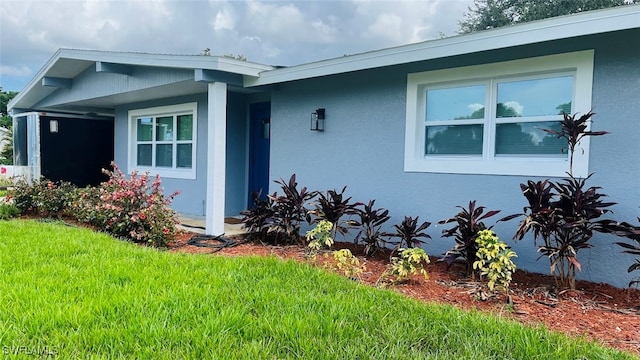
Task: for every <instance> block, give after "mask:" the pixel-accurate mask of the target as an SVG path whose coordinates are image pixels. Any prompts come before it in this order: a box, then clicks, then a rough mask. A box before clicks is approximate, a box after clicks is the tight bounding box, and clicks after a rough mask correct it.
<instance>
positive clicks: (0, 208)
mask: <svg viewBox="0 0 640 360" xmlns="http://www.w3.org/2000/svg"><path fill="white" fill-rule="evenodd" d="M18 216H20V210H18V208H17V207H16V206H15V205H13V204H12V203H9V202H0V220H9V219H12V218H14V217H18Z"/></svg>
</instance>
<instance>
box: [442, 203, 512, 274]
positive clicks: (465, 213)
mask: <svg viewBox="0 0 640 360" xmlns="http://www.w3.org/2000/svg"><path fill="white" fill-rule="evenodd" d="M458 208H460V209H461V211H460V212H459V213H457V214H456V215H455V216H454V217H451V218H449V219H444V220H441V221H439V222H438V224H449V223H455V226H454V227H452V228H451V229H444V230H442V236H443V237H453V238H454V240H455V241H456V245H455V246H454V247H453V248H452V249H451V250H449V251H447V252H446V253H445V254H444V257H443V258H442V261H446V262H447V267H450V266H451V265H452V264H453V262H454V261H455V260H456V259H458V258H462V260H463V261H464V263H465V264H466V267H467V273H468V274H473V273H474V271H473V263H474V262H476V261H477V260H478V257H477V252H478V243H476V237H477V236H478V234H479V233H480V231H482V230H491V228H492V227H493V226H490V227H487V226H486V225H485V224H484V222H483V221H482V220H485V219H487V218H490V217H492V216H494V215H496V214H498V213H499V212H500V210H491V211H488V212H486V213H485V209H486V208H485V207H484V206H478V207H476V201H475V200H473V201H469V206H468V208H466V209H465V208H463V207H462V206H458ZM517 216H519V215H509V216H506V217H504V218H502V219H499V220H498V221H496V223H497V222H500V221H508V220H511V219H513V218H515V217H517Z"/></svg>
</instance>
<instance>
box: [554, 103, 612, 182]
mask: <svg viewBox="0 0 640 360" xmlns="http://www.w3.org/2000/svg"><path fill="white" fill-rule="evenodd" d="M593 115H595V113H594V112H591V111H589V112H588V113H586V114H584V115H582V116H580V117H579V118H577V119H576V116H578V115H577V114H573V115H569V114H567V113H566V112H563V113H562V116H563V120H562V127H561V128H560V131H558V130H552V129H541V130H542V131H544V132H547V133H549V134H551V135H555V136H556V137H557V138H559V139H560V138H563V139H565V140H567V146H568V147H569V174H573V155H574V154H575V151H576V146H577V145H578V144H579V143H580V140H582V138H584V137H585V136H600V135H605V134H608V133H609V132H607V131H591V130H587V128H588V127H589V124H590V123H591V122H592V120H591V117H592V116H593Z"/></svg>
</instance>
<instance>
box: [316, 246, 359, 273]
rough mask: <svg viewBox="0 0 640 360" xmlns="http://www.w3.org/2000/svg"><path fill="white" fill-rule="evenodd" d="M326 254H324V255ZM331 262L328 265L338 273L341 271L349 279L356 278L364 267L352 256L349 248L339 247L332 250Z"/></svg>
mask: <svg viewBox="0 0 640 360" xmlns="http://www.w3.org/2000/svg"><path fill="white" fill-rule="evenodd" d="M326 255H327V254H325V256H326ZM333 261H334V262H333V264H331V263H330V265H328V267H329V268H330V269H332V270H334V271H337V272H338V273H341V274H342V275H344V276H345V277H347V278H349V279H353V280H355V279H358V278H359V276H360V274H362V273H363V272H364V271H365V270H366V267H365V265H364V264H361V263H360V260H358V258H357V257H355V256H353V254H352V253H351V250H349V249H340V250H336V251H334V252H333Z"/></svg>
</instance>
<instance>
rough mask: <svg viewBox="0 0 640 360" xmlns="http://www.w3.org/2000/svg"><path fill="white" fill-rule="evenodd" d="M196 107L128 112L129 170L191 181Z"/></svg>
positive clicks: (190, 104) (166, 107)
mask: <svg viewBox="0 0 640 360" xmlns="http://www.w3.org/2000/svg"><path fill="white" fill-rule="evenodd" d="M196 109H197V104H196V103H189V104H182V105H172V106H162V107H155V108H148V109H138V110H132V111H129V122H130V124H131V126H130V130H131V134H130V139H131V140H130V142H129V168H130V169H135V170H139V171H150V172H152V173H156V174H159V175H160V176H163V177H174V178H185V179H195V156H196V154H195V151H194V149H195V138H196V136H195V134H196V122H195V121H194V119H196V118H197V115H196Z"/></svg>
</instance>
